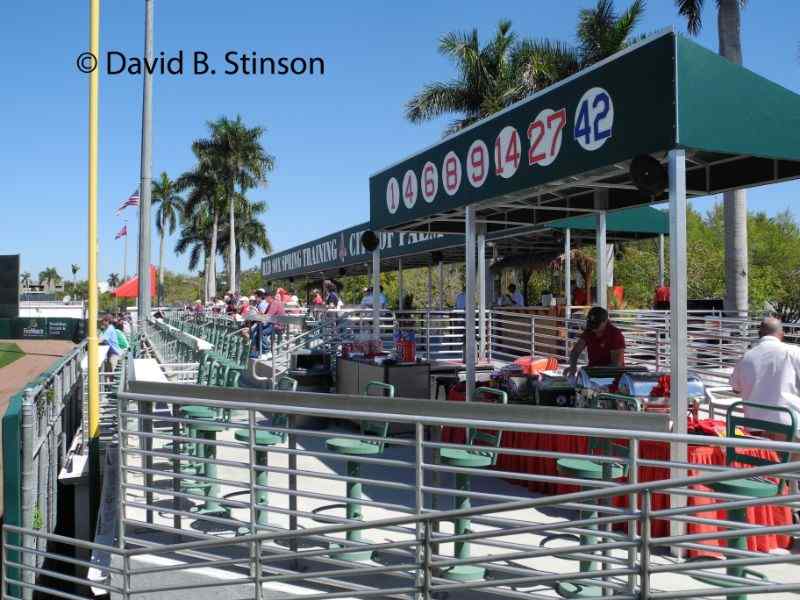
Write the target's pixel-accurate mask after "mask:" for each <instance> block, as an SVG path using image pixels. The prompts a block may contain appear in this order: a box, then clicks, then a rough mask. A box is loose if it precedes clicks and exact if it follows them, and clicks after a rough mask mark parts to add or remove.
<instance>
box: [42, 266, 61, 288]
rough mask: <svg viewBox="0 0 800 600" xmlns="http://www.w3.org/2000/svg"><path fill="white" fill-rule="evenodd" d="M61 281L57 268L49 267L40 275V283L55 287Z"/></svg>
mask: <svg viewBox="0 0 800 600" xmlns="http://www.w3.org/2000/svg"><path fill="white" fill-rule="evenodd" d="M59 281H61V275H59V274H58V271H57V270H56V268H55V267H48V268H46V269H45V270H44V271H41V272H40V273H39V283H46V284H47V285H53V284H56V283H58V282H59Z"/></svg>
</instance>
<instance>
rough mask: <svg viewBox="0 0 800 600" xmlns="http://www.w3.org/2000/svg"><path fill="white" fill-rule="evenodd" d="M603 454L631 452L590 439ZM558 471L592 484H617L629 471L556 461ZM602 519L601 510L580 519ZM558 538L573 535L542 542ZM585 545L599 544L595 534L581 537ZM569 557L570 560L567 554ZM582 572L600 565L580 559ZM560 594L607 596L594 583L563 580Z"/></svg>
mask: <svg viewBox="0 0 800 600" xmlns="http://www.w3.org/2000/svg"><path fill="white" fill-rule="evenodd" d="M595 451H599V452H600V453H601V454H603V455H609V453H611V454H610V455H611V456H620V457H622V456H627V452H628V449H627V448H626V447H624V446H621V445H619V444H612V443H611V442H610V441H609V440H605V439H601V440H597V439H595V438H589V452H590V453H594V452H595ZM556 469H557V471H558V474H559V475H560V476H562V477H570V478H573V479H586V480H592V481H614V480H618V479H623V478H624V477H627V474H628V470H627V465H626V464H620V463H607V462H595V461H593V460H589V459H588V458H559V459H558V460H557V461H556ZM597 516H598V513H597V511H592V510H590V511H580V512H579V513H578V519H579V520H581V519H596V518H597ZM585 528H586V529H597V527H596V526H594V525H592V526H586V527H585ZM556 537H559V538H566V537H572V536H563V535H562V536H551V537H548V538H545V539H544V540H542V544H541V545H542V546H544V545H545V544H546V543H547V542H548V541H549V540H551V539H554V538H556ZM577 540H578V541H579V542H580V545H581V546H586V545H590V544H595V543H597V538H596V537H595V536H594V535H591V534H581V535H580V536H578V537H577ZM565 558H569V556H568V555H565ZM579 570H580V572H581V573H587V572H590V571H595V570H596V563H595V562H594V561H592V560H580V568H579ZM556 592H558V594H559V595H560V596H563V597H564V598H595V597H598V596H603V595H606V591H605V588H604V587H603V586H600V585H596V584H594V583H591V581H586V580H578V581H577V582H572V581H560V582H558V584H557V585H556Z"/></svg>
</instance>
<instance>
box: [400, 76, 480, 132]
mask: <svg viewBox="0 0 800 600" xmlns="http://www.w3.org/2000/svg"><path fill="white" fill-rule="evenodd" d="M479 108H480V105H479V104H476V102H475V98H474V96H473V95H472V94H471V93H470V90H468V89H467V88H466V86H464V84H463V82H461V81H451V82H449V83H442V82H438V83H430V84H428V85H426V86H425V87H424V88H423V89H422V92H420V93H419V94H417V95H416V96H414V97H413V98H411V100H409V101H408V103H407V104H406V118H407V119H408V120H409V121H411V122H412V123H421V122H423V121H429V120H431V119H435V118H437V117H440V116H442V115H444V114H448V113H453V112H458V113H467V114H474V113H476V112H478V110H479Z"/></svg>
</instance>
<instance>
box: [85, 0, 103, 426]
mask: <svg viewBox="0 0 800 600" xmlns="http://www.w3.org/2000/svg"><path fill="white" fill-rule="evenodd" d="M89 52H91V53H92V55H93V56H94V57H95V58H96V59H97V60H98V62H99V59H100V0H89ZM99 71H100V66H99V64H98V65H97V66H96V68H95V69H94V70H93V71H92V72H91V73H90V74H89V290H88V291H89V310H88V313H87V320H88V327H87V333H88V345H89V356H88V363H89V364H88V365H87V366H88V370H89V438H90V439H92V440H94V439H97V438H98V437H99V435H100V366H99V365H98V363H97V354H98V348H97V126H98V115H97V112H98V94H99V88H100V73H99Z"/></svg>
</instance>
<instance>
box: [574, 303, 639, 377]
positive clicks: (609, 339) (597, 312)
mask: <svg viewBox="0 0 800 600" xmlns="http://www.w3.org/2000/svg"><path fill="white" fill-rule="evenodd" d="M584 348H585V349H586V352H587V354H588V355H589V364H588V366H590V367H624V366H625V336H624V335H622V332H621V331H620V330H619V329H618V328H617V327H615V326H614V324H613V323H611V321H609V320H608V311H607V310H606V309H605V308H602V307H600V306H594V307H592V309H591V310H590V311H589V314H588V315H587V316H586V329H585V330H584V332H583V333H582V334H581V336H580V337H579V338H578V341H577V342H576V343H575V346H574V347H573V348H572V352H570V353H569V367H568V368H567V370H566V374H567V375H570V374H575V372H576V371H577V369H578V357H580V355H581V353H582V352H583V350H584Z"/></svg>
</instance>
